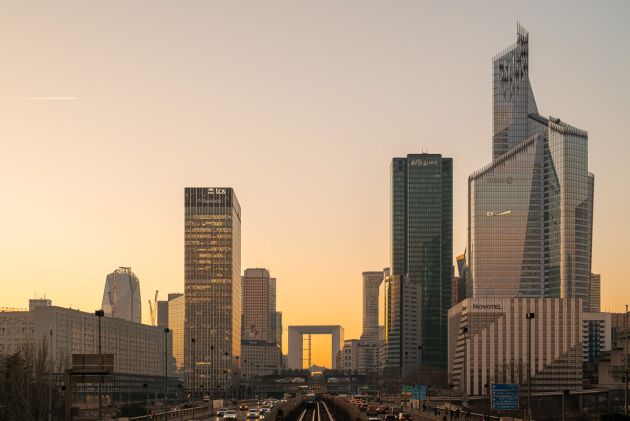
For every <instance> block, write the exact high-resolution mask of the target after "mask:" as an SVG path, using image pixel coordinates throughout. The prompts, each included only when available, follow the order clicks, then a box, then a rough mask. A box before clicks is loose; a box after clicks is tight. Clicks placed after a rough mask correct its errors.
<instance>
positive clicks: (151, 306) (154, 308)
mask: <svg viewBox="0 0 630 421" xmlns="http://www.w3.org/2000/svg"><path fill="white" fill-rule="evenodd" d="M158 292H159V290H157V289H156V290H155V299H154V301H153V302H151V300H149V311H150V314H151V326H155V316H156V313H157V299H158Z"/></svg>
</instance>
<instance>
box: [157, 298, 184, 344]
mask: <svg viewBox="0 0 630 421" xmlns="http://www.w3.org/2000/svg"><path fill="white" fill-rule="evenodd" d="M183 295H184V294H181V293H177V292H172V293H170V294H168V296H167V299H166V300H164V301H158V302H157V325H158V326H159V327H170V326H169V324H168V323H169V320H170V316H169V313H168V312H169V307H170V304H169V302H171V301H173V300H174V299H176V298H179V297H181V296H183ZM182 352H183V351H182Z"/></svg>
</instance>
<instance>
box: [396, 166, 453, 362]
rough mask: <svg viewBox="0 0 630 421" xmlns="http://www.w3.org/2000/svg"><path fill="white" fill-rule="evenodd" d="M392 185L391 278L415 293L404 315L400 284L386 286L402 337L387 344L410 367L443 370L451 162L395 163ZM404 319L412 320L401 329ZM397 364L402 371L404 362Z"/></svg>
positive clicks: (450, 255) (448, 289)
mask: <svg viewBox="0 0 630 421" xmlns="http://www.w3.org/2000/svg"><path fill="white" fill-rule="evenodd" d="M391 182H392V185H391V194H392V199H391V206H392V209H391V215H392V226H391V232H392V238H391V240H392V243H391V273H392V275H400V276H401V278H403V279H405V280H406V281H408V282H409V283H410V284H411V285H412V286H413V287H414V288H410V291H411V290H413V291H416V292H417V303H414V304H413V305H411V304H410V305H409V312H406V310H405V307H406V306H405V303H407V302H408V300H406V299H405V297H404V292H405V288H403V287H402V285H403V283H401V282H390V283H389V284H388V285H387V288H389V289H390V290H391V288H392V287H394V286H396V287H397V288H401V290H400V291H390V296H391V298H389V297H388V301H398V303H400V304H401V305H402V310H400V311H402V315H401V316H400V318H399V320H400V321H401V322H402V326H399V327H398V329H400V331H401V332H403V334H402V335H401V337H400V341H401V343H400V344H393V343H392V347H393V348H394V349H399V350H400V354H399V357H398V359H397V360H398V361H401V360H409V361H408V364H409V365H413V366H414V367H417V366H418V364H421V365H428V366H431V367H437V368H446V347H447V341H446V330H447V322H448V320H447V319H448V318H447V313H448V309H449V307H450V304H451V265H452V261H453V251H452V242H453V227H452V219H453V161H452V159H451V158H443V157H442V156H441V155H439V154H413V155H407V157H406V158H394V159H393V160H392V165H391ZM397 297H401V298H399V299H397ZM410 298H411V297H410ZM393 304H394V303H392V305H393ZM411 307H413V308H411ZM387 311H388V312H389V313H390V314H389V317H391V318H392V320H396V318H395V317H392V316H393V315H392V313H394V314H395V313H396V311H398V310H396V309H395V308H392V309H391V310H389V309H388V310H387ZM408 318H411V319H410V320H412V321H410V322H408V326H405V320H407V319H408ZM409 324H410V325H409ZM416 324H417V328H416V327H415V325H416ZM388 330H390V331H389V332H388V341H389V338H393V337H394V336H393V332H391V327H388ZM416 333H417V334H416ZM388 346H389V342H388ZM420 349H421V351H420V352H419V350H420ZM418 353H419V354H418ZM390 354H391V353H390V352H389V351H388V355H390ZM391 357H392V358H394V356H393V355H391ZM402 365H403V371H404V365H405V361H403V363H402Z"/></svg>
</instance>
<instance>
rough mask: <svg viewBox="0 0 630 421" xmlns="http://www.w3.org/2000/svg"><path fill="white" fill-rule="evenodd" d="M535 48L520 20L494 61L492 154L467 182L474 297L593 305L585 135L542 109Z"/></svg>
mask: <svg viewBox="0 0 630 421" xmlns="http://www.w3.org/2000/svg"><path fill="white" fill-rule="evenodd" d="M528 55H529V35H528V33H527V31H525V29H523V28H522V27H521V26H520V25H519V26H518V30H517V41H516V43H515V44H513V45H512V46H510V47H508V48H507V49H506V50H504V51H503V52H501V53H499V54H498V55H496V56H495V57H494V60H493V98H494V103H493V106H494V134H493V160H492V162H491V163H490V164H488V165H487V166H485V167H484V168H482V169H481V170H479V171H477V172H475V173H473V174H472V175H471V176H470V177H469V179H468V252H469V274H470V277H471V279H469V282H471V291H470V294H469V295H472V297H560V298H582V299H583V301H582V302H583V305H584V306H585V309H588V308H589V297H588V293H589V282H590V270H591V244H592V241H591V240H592V221H593V184H594V177H593V175H592V174H590V173H589V172H588V148H587V133H586V132H585V131H583V130H580V129H577V128H575V127H572V126H570V125H568V124H566V123H565V122H563V121H560V120H559V119H556V118H552V117H550V118H545V117H542V116H540V115H539V114H538V109H537V107H536V101H535V100H534V95H533V92H532V88H531V85H530V83H529V66H528V61H529V58H528Z"/></svg>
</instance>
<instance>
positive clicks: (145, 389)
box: [142, 383, 149, 416]
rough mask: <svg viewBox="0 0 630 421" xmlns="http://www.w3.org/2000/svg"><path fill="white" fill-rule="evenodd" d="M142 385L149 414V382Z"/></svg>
mask: <svg viewBox="0 0 630 421" xmlns="http://www.w3.org/2000/svg"><path fill="white" fill-rule="evenodd" d="M142 387H143V388H144V397H145V399H146V401H147V413H146V415H147V416H148V415H149V385H148V384H147V383H142Z"/></svg>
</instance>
